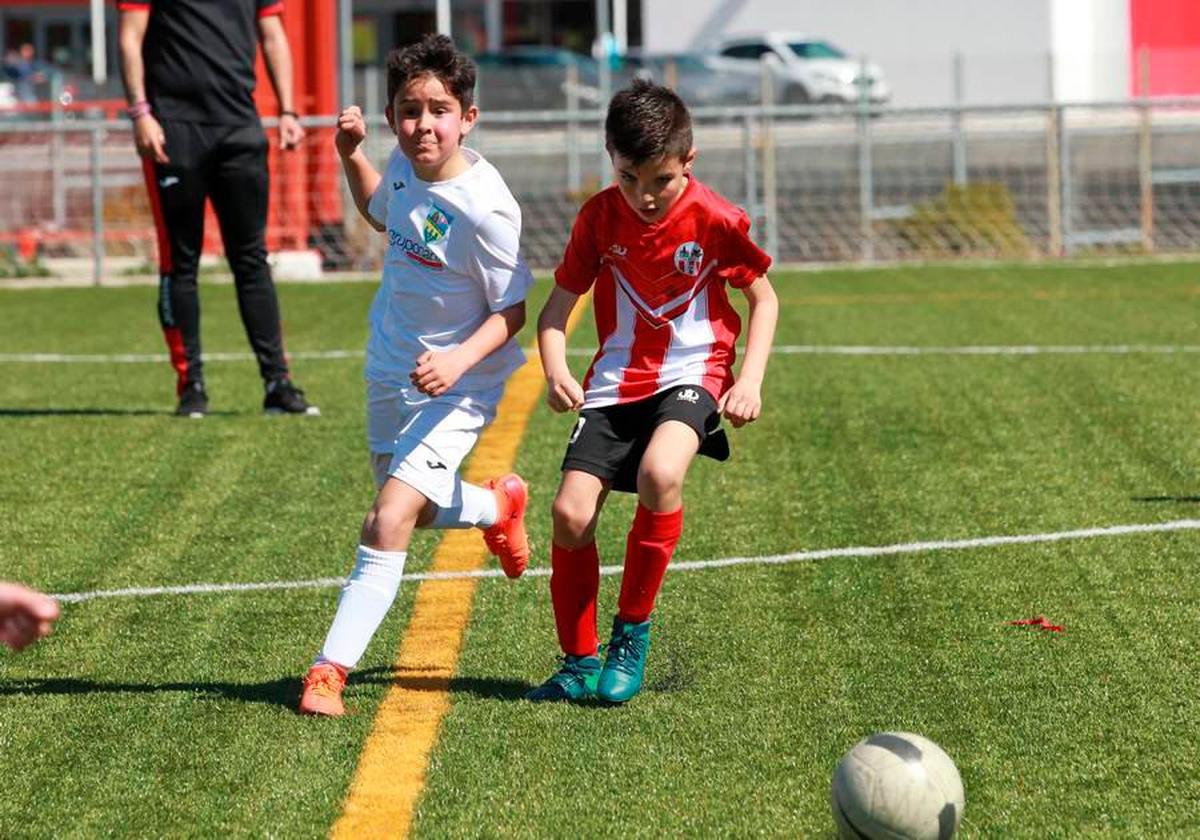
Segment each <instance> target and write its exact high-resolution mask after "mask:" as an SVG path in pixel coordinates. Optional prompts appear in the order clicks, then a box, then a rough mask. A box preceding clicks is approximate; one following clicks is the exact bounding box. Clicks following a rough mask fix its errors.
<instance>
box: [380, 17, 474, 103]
mask: <svg viewBox="0 0 1200 840" xmlns="http://www.w3.org/2000/svg"><path fill="white" fill-rule="evenodd" d="M422 76H433V77H434V78H436V79H437V80H438V81H440V82H441V83H442V84H443V85H444V86H445V87H446V90H447V91H449V92H450V94H451V95H453V96H454V98H455V99H457V100H458V102H459V104H460V105H462V109H463V110H464V111H466V110H467V109H468V108H470V107H471V104H472V103H473V102H474V101H475V62H473V61H471V59H470V58H469V57H468V56H465V55H463V54H462V53H460V52H459V51H458V49H457V48H456V47H455V46H454V42H453V41H451V40H450V38H449V37H448V36H446V35H426V36H425V37H424V38H422V39H421V40H420V41H417V42H416V43H415V44H409V45H408V46H407V47H399V48H397V49H394V50H392V51H391V52H390V53H388V57H387V104H388V107H389V108H390V107H391V106H392V103H394V102H395V101H396V94H397V93H398V92H400V91H402V90H404V88H405V86H407V85H408V83H409V82H411V81H412V80H413V79H419V78H421V77H422Z"/></svg>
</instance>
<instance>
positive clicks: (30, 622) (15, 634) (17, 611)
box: [0, 582, 58, 650]
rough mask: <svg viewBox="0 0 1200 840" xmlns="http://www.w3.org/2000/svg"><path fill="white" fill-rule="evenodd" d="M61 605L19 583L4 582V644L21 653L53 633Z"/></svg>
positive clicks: (0, 598)
mask: <svg viewBox="0 0 1200 840" xmlns="http://www.w3.org/2000/svg"><path fill="white" fill-rule="evenodd" d="M57 618H58V602H57V601H55V600H54V599H53V598H51V597H50V596H49V595H43V594H42V593H40V592H35V591H34V590H32V589H28V588H26V587H24V586H21V585H20V584H17V583H4V582H0V644H4V645H7V646H8V647H10V648H11V649H13V650H21V649H22V648H25V647H28V646H29V645H31V644H33V643H34V642H36V641H37V640H38V639H40V638H42V637H43V636H47V635H49V634H50V629H51V627H53V625H54V622H55V620H56V619H57Z"/></svg>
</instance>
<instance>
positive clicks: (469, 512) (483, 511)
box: [429, 481, 496, 528]
mask: <svg viewBox="0 0 1200 840" xmlns="http://www.w3.org/2000/svg"><path fill="white" fill-rule="evenodd" d="M455 491H456V492H455V493H454V503H453V504H452V505H450V507H439V508H438V509H437V513H435V514H434V515H433V521H432V522H430V523H429V527H430V528H487V527H488V526H489V525H494V524H495V522H496V494H495V493H493V492H492V491H491V490H489V489H488V488H486V487H480V486H479V485H477V484H467V482H465V481H460V482H458V487H456V488H455Z"/></svg>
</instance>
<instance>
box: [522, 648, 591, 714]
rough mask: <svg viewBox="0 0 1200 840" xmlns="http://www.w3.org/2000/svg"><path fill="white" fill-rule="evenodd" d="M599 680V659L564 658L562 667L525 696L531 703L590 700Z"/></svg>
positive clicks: (585, 657)
mask: <svg viewBox="0 0 1200 840" xmlns="http://www.w3.org/2000/svg"><path fill="white" fill-rule="evenodd" d="M599 679H600V657H598V656H570V655H568V656H564V657H563V658H562V667H561V668H559V669H558V671H557V672H556V673H555V674H554V676H552V677H551V678H550V679H548V680H546V681H545V682H544V683H542V684H541V685H539V686H538V687H537V688H535V689H533V690H532V691H530V692H529V693H528V694H526V695H525V699H526V700H529V701H530V702H532V703H548V702H554V701H557V700H591V699H592V698H593V697H595V696H596V681H597V680H599Z"/></svg>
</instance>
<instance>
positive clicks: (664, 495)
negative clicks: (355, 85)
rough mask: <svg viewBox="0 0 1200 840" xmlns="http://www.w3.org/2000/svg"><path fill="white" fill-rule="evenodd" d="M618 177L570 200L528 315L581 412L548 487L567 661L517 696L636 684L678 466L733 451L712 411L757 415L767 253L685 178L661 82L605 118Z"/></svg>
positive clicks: (769, 293) (767, 307) (675, 516)
mask: <svg viewBox="0 0 1200 840" xmlns="http://www.w3.org/2000/svg"><path fill="white" fill-rule="evenodd" d="M604 132H605V145H606V147H607V148H608V153H609V156H610V157H611V159H612V164H613V170H614V174H615V176H616V184H615V185H614V186H612V187H609V188H608V189H606V190H602V191H601V192H600V193H598V194H596V195H595V196H593V197H592V198H591V199H589V200H588V201H587V203H586V204H584V205H583V207H582V208H581V209H580V211H579V216H578V217H577V218H576V219H575V225H574V227H573V228H572V230H571V239H570V242H569V243H568V244H567V249H566V252H565V254H564V255H563V260H562V263H561V264H560V265H559V267H558V270H557V271H556V272H555V274H554V280H555V286H554V290H553V291H552V292H551V293H550V297H549V298H548V299H547V301H546V305H545V307H544V308H543V309H542V313H541V315H540V316H539V318H538V349H539V351H540V353H541V357H542V367H543V369H544V370H545V372H546V382H547V385H548V387H549V392H548V395H547V400H548V402H549V403H550V407H551V408H552V409H554V410H555V411H579V421H578V422H577V423H576V424H575V429H574V430H573V432H572V433H571V438H570V441H569V442H568V444H567V452H566V456H565V457H564V459H563V465H562V470H563V474H562V481H561V483H560V484H559V487H558V494H557V495H556V496H555V498H554V505H553V511H552V513H553V523H554V545H553V548H552V551H551V558H550V560H551V577H550V597H551V601H552V602H553V605H554V622H555V627H556V629H557V631H558V641H559V645H560V647H561V648H562V651H563V654H564V659H563V664H562V667H561V668H560V669H559V671H558V672H557V673H555V674H554V675H553V676H551V677H550V679H549V680H547V681H546V682H545V683H543V684H542V685H540V686H538V687H537V688H535V689H534V690H533V691H531V692H530V693H529V694H528V695H527V696H528V698H529V699H530V700H534V701H544V700H580V699H585V698H589V697H593V696H595V697H599V698H600V699H601V700H605V701H608V702H614V703H623V702H625V701H626V700H629V699H630V698H632V697H633V696H634V695H635V694H637V692H638V691H639V690H640V688H641V686H642V680H643V677H644V674H645V667H646V656H647V654H648V652H649V647H650V614H651V612H652V611H653V609H654V602H655V599H656V598H657V596H658V591H659V588H660V587H661V586H662V579H663V575H664V574H665V573H666V570H667V563H668V562H669V561H670V559H671V553H672V552H673V551H674V549H675V544H676V542H678V540H679V536H680V534H681V533H682V530H683V480H684V477H685V476H686V475H687V470H688V466H689V465H690V464H691V462H692V459H693V458H695V456H696V455H697V454H701V455H708V456H710V457H714V458H716V459H718V460H724V459H725V458H727V457H728V455H729V448H728V442H727V440H726V438H725V435H724V432H722V431H721V430H720V429H718V425H719V423H720V420H721V417H722V416H724V417H725V418H726V419H728V420H729V421H730V423H732V424H733V425H734V426H742V425H744V424H745V423H749V422H751V421H752V420H755V419H756V418H757V417H758V415H759V411H760V410H761V407H762V397H761V386H762V378H763V373H764V371H765V369H766V365H767V355H768V354H769V352H770V347H771V341H772V339H773V336H774V334H775V321H776V318H777V315H778V306H779V305H778V301H777V299H776V297H775V292H774V291H773V290H772V288H771V283H770V281H768V280H767V277H766V273H765V272H766V270H767V268H768V266H769V265H770V263H771V259H770V257H768V256H767V255H766V254H765V253H763V252H762V251H761V250H759V248H758V247H757V246H756V245H755V244H754V243H753V242H752V241H751V240H750V237H749V229H750V220H749V218H748V217H747V216H746V213H745V212H744V211H743V210H741V209H740V208H737V207H735V206H733V205H732V204H730V203H729V202H728V201H726V200H725V199H724V198H722V197H721V196H719V195H717V194H716V193H715V192H713V191H712V190H710V189H709V188H708V187H706V186H705V185H704V184H702V183H700V181H698V180H697V179H696V178H695V177H694V176H693V175H692V164H693V162H694V161H695V158H696V150H695V149H694V148H693V147H692V123H691V117H690V115H689V114H688V111H687V107H686V106H685V105H684V104H683V101H682V100H681V99H680V98H679V97H678V96H677V95H676V94H675V92H674V91H672V90H670V89H668V88H664V87H661V86H658V85H654V84H651V83H650V82H645V81H640V80H639V81H635V82H633V84H632V85H631V86H630V87H628V88H626V89H624V90H622V91H620V92H619V93H618V94H617V95H616V96H614V97H613V99H612V102H611V103H610V104H609V106H608V115H607V117H606V119H605V123H604ZM726 286H730V287H732V288H735V289H738V290H740V291H741V292H742V293H743V294H744V295H745V296H746V300H747V301H748V303H749V308H750V323H749V326H748V329H747V337H746V356H745V358H744V359H743V360H742V367H741V371H740V373H739V375H738V376H737V378H736V379H735V378H734V376H733V362H734V341H735V340H736V339H737V337H738V333H739V332H740V330H741V319H740V318H739V317H738V314H737V312H736V311H735V310H734V309H733V307H732V306H731V305H730V303H729V298H728V295H727V294H726ZM589 290H592V292H593V300H592V311H593V313H594V315H595V318H596V335H597V338H598V339H599V342H600V349H599V350H598V351H597V352H596V356H595V358H594V359H593V360H592V364H591V367H590V368H589V369H588V372H587V375H586V376H585V377H584V380H583V385H582V386H581V385H580V384H579V383H578V382H576V381H575V379H574V377H573V376H572V375H571V371H570V369H569V368H568V367H567V358H566V334H565V326H566V323H567V318H568V316H569V315H570V314H571V310H572V309H574V307H575V305H576V303H577V302H578V300H579V297H580V296H581V295H582V294H584V293H585V292H587V291H589ZM611 490H618V491H625V492H630V493H637V496H638V506H637V513H636V514H635V516H634V519H633V525H632V527H631V528H630V530H629V536H628V538H627V540H626V543H625V566H624V573H623V575H622V578H621V594H620V597H619V599H618V601H617V614H616V616H615V617H614V618H613V629H612V636H611V637H610V640H609V643H608V647H607V650H606V653H605V660H604V663H603V665H602V664H601V662H600V659H599V657H598V656H597V648H598V645H597V641H598V640H597V637H596V596H597V593H598V592H599V588H600V568H599V567H600V560H599V554H598V552H597V550H596V543H595V534H596V522H597V519H598V518H599V515H600V510H601V508H602V507H603V506H604V501H605V499H606V498H607V497H608V494H609V492H610V491H611Z"/></svg>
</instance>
